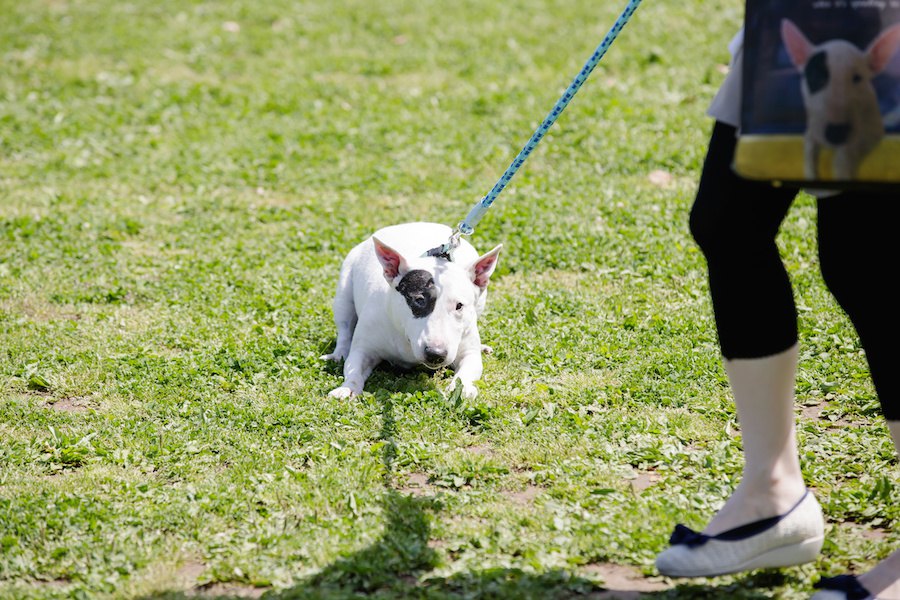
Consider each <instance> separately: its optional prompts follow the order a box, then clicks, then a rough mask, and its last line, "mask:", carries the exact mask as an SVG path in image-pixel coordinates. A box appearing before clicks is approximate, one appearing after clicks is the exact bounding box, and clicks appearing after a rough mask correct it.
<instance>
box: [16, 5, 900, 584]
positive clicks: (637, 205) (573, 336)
mask: <svg viewBox="0 0 900 600" xmlns="http://www.w3.org/2000/svg"><path fill="white" fill-rule="evenodd" d="M623 6H624V2H622V3H619V2H603V3H597V2H588V1H587V0H561V1H556V2H549V1H547V0H512V1H510V2H489V3H486V2H477V1H475V0H465V1H463V2H456V3H447V2H437V1H434V0H418V1H412V0H381V1H380V2H371V1H364V0H340V1H337V2H311V1H308V0H301V1H300V2H287V1H285V0H272V1H270V2H265V3H260V2H251V1H249V0H233V1H230V2H200V1H188V2H174V1H172V0H157V1H155V2H141V1H137V0H135V1H131V2H112V1H110V0H96V1H87V0H21V1H16V2H13V1H12V0H0V12H2V14H3V15H4V18H3V19H0V53H2V57H3V74H2V77H0V92H2V93H0V178H2V188H0V189H2V193H3V201H2V202H0V597H4V598H7V597H9V598H70V597H78V598H157V599H162V598H171V599H176V598H182V597H186V596H190V595H191V594H203V595H206V596H213V597H229V596H236V595H252V594H259V593H262V592H265V593H266V594H268V597H272V598H282V599H285V600H287V599H293V598H296V599H300V598H327V599H332V598H349V597H358V596H362V595H368V596H370V597H376V598H428V599H442V598H450V599H462V598H498V599H502V598H516V599H519V598H535V599H538V598H540V599H546V598H572V597H590V595H589V594H592V593H593V594H595V596H594V597H597V596H596V594H597V593H599V591H600V590H601V589H602V588H603V587H609V588H613V589H619V590H622V591H628V590H638V589H648V590H650V591H648V592H647V597H650V598H722V597H729V598H750V599H755V598H805V597H807V596H808V594H809V593H810V590H811V585H812V582H814V581H815V580H816V579H817V577H818V574H819V573H824V574H836V573H839V572H842V571H843V570H846V569H850V568H865V567H866V566H867V565H870V564H872V563H873V562H874V561H875V560H877V559H878V558H879V557H881V556H884V555H885V554H886V553H888V552H889V550H890V549H891V548H894V547H897V546H898V543H900V534H898V533H897V532H896V531H895V529H894V528H893V525H894V523H895V522H896V520H897V518H898V506H900V502H898V500H900V498H898V491H897V489H896V487H895V482H896V481H897V480H898V468H897V461H896V458H895V453H894V450H893V447H892V445H891V443H890V439H889V437H888V436H887V432H886V430H885V428H884V426H883V421H882V420H881V417H880V416H879V412H878V408H877V400H876V399H875V395H874V390H873V388H872V386H871V383H870V381H869V379H868V375H867V370H866V364H865V359H864V356H863V354H862V352H861V349H860V347H859V342H858V340H857V338H856V336H855V334H854V333H853V330H852V328H851V326H850V325H849V322H848V321H847V320H846V318H845V317H844V316H843V314H842V313H840V311H839V310H838V308H837V306H836V304H835V303H834V302H833V300H832V299H831V297H830V296H829V295H828V293H827V291H826V290H825V288H824V285H823V284H822V282H821V279H820V277H819V272H818V265H817V258H816V253H815V239H814V238H815V235H814V233H815V228H814V222H815V210H814V206H813V203H812V202H811V200H810V198H808V197H806V196H803V197H801V198H800V199H799V200H798V202H797V203H796V205H795V207H794V209H793V210H792V212H791V214H790V216H789V217H788V220H787V221H786V222H785V224H784V227H783V232H782V235H781V237H780V243H781V247H782V249H783V254H784V257H785V261H786V263H787V265H788V268H789V270H790V273H791V276H792V278H793V281H794V283H795V289H796V296H797V301H798V304H799V305H800V307H801V313H800V330H801V348H802V355H801V364H800V374H799V377H798V382H797V386H798V387H797V398H798V402H797V413H798V419H799V420H800V424H801V425H800V441H801V444H802V452H803V466H804V470H805V473H806V477H807V480H808V482H809V484H810V485H811V486H814V487H815V488H816V489H817V490H818V493H819V496H820V499H821V500H822V502H823V504H824V505H825V507H826V510H827V513H828V519H829V534H828V542H827V544H826V546H825V549H824V552H823V554H822V556H821V558H820V559H819V560H818V561H817V563H816V564H814V565H808V566H805V567H800V568H792V569H785V570H782V571H770V572H756V573H751V574H747V575H740V576H734V577H723V578H719V579H710V580H698V581H688V582H684V581H682V582H676V581H669V580H663V579H661V578H659V577H658V576H657V575H656V573H655V571H654V568H653V558H654V556H655V554H656V553H657V552H658V551H660V550H661V549H662V548H663V547H664V546H665V544H666V539H667V536H668V533H669V531H670V530H671V528H672V526H673V525H674V524H675V523H676V522H686V523H687V524H690V525H693V526H698V525H702V524H703V523H704V520H705V519H707V518H708V517H709V516H710V515H711V513H712V511H713V510H714V509H715V507H716V506H717V505H718V504H719V503H721V502H722V501H723V500H724V499H725V498H727V496H728V494H729V492H730V490H731V489H732V488H733V487H734V485H735V484H736V480H737V478H738V477H739V475H740V467H741V453H740V437H739V433H738V432H737V429H736V424H735V416H734V411H733V406H732V404H731V400H730V396H729V391H728V387H727V383H726V381H725V378H724V373H723V371H722V368H721V365H720V362H719V355H718V346H717V343H716V332H715V329H714V324H713V321H712V312H711V307H710V303H709V300H708V291H707V288H706V280H705V266H704V262H703V259H702V256H701V255H700V254H699V252H698V249H697V248H696V246H695V244H694V243H693V241H692V240H691V238H690V235H689V233H688V230H687V214H688V210H689V208H690V204H691V201H692V199H693V194H694V190H695V184H696V180H697V176H698V170H699V166H700V162H701V160H702V158H703V154H704V152H705V140H706V136H707V133H708V131H709V128H710V122H709V119H708V118H707V117H705V116H704V111H705V109H706V106H707V104H708V102H709V100H710V99H711V96H712V94H713V93H714V92H715V90H716V88H717V86H718V84H719V83H720V82H721V80H722V77H723V74H722V65H723V64H724V63H725V62H727V59H728V56H727V52H726V49H725V46H726V44H727V41H728V40H729V38H730V36H731V35H732V34H733V32H734V31H735V30H736V28H737V27H738V26H739V25H740V19H741V16H742V13H741V11H740V8H739V7H738V6H737V5H736V3H732V2H725V1H724V0H709V1H704V2H700V1H699V0H692V1H690V2H685V3H671V2H650V3H647V4H646V5H645V6H642V7H641V8H640V9H639V10H638V12H637V13H636V14H635V17H634V19H633V21H632V22H631V23H630V24H629V25H628V26H627V27H626V29H625V30H624V31H623V33H622V35H621V37H620V39H619V40H618V41H616V43H615V45H614V46H613V47H612V49H611V50H610V51H609V53H608V54H607V56H606V57H605V58H604V60H603V62H601V64H600V66H599V67H598V68H597V70H596V71H595V72H594V74H593V75H592V76H591V78H590V79H589V81H588V82H587V83H586V84H585V86H584V87H583V89H582V90H581V92H580V93H579V95H578V96H577V97H576V99H575V100H574V101H573V103H572V105H571V106H570V107H569V108H568V109H567V111H566V112H565V113H564V115H563V116H562V117H561V119H560V121H559V122H558V123H557V124H556V125H555V126H554V128H553V129H552V130H551V131H550V133H549V134H548V135H547V137H546V138H545V140H544V141H543V142H542V144H541V146H540V147H539V148H538V150H537V151H536V152H535V153H534V155H533V156H532V157H531V158H530V159H529V161H528V162H527V163H526V165H525V166H524V167H523V169H522V171H521V172H520V173H519V174H518V175H517V176H516V178H515V179H514V181H513V183H512V184H511V185H510V186H509V188H508V189H507V190H506V191H505V192H504V193H503V194H502V195H501V196H500V198H499V199H498V201H497V203H496V204H495V205H494V207H493V209H492V210H491V211H490V212H489V213H488V214H487V215H486V217H485V218H484V220H483V221H482V223H481V225H480V226H479V229H478V231H477V232H476V233H475V235H474V236H473V237H472V238H471V241H472V242H473V243H474V244H475V245H476V247H478V248H481V249H483V250H486V249H488V248H490V247H493V246H494V245H495V244H497V243H503V244H504V251H503V253H502V255H501V259H500V264H499V267H498V271H497V272H496V274H495V276H494V279H493V282H492V284H491V291H490V300H489V303H488V310H487V313H486V314H485V316H484V318H483V321H482V324H481V330H482V336H483V338H484V340H485V342H486V343H488V344H490V345H491V346H493V348H494V353H493V355H491V356H489V357H488V358H487V359H486V364H485V375H484V378H483V380H482V381H481V382H480V384H479V389H480V390H481V391H480V395H479V396H478V398H477V399H476V400H472V401H460V400H458V399H454V397H453V396H452V395H449V394H447V393H446V389H447V386H448V385H449V384H450V374H448V373H446V372H441V373H436V374H431V373H428V372H424V371H413V372H407V373H403V372H394V371H391V370H389V369H380V370H379V371H377V372H376V374H375V375H374V376H373V377H372V379H371V380H370V381H369V383H368V385H367V393H366V394H364V395H363V396H361V397H359V398H356V399H353V400H350V401H335V400H333V399H329V398H327V396H326V394H327V392H328V390H330V389H332V388H333V387H335V386H336V385H337V384H338V382H339V381H340V372H339V368H338V367H336V366H334V365H328V364H324V363H322V362H321V361H320V360H319V358H318V357H319V356H320V355H321V354H324V353H326V352H328V351H330V349H331V347H332V345H333V343H334V339H335V331H334V326H333V324H332V322H331V294H332V291H333V286H334V282H335V279H336V275H337V271H338V268H339V265H340V261H341V259H342V257H343V255H344V253H345V252H346V251H347V250H349V248H350V247H352V245H354V244H355V243H356V242H358V241H359V240H361V239H362V238H363V237H365V236H366V235H368V234H369V233H370V232H371V231H373V230H374V229H376V228H378V227H381V226H384V225H388V224H393V223H397V222H402V221H408V220H419V219H425V220H432V221H438V222H442V223H447V224H450V225H453V224H455V223H456V222H458V221H459V220H461V219H462V217H463V216H464V215H465V212H466V211H467V210H468V209H469V207H470V206H471V205H472V203H473V202H475V201H476V200H477V199H479V198H480V197H481V196H482V195H483V194H484V193H485V192H486V191H487V190H488V189H490V187H491V186H492V185H493V184H494V182H495V181H496V179H497V178H498V177H499V176H500V174H501V173H502V171H503V169H505V168H506V166H507V165H508V164H509V162H510V161H511V160H512V158H513V157H514V156H515V154H516V153H517V152H518V150H519V149H520V148H521V146H522V144H523V143H524V142H525V141H526V140H527V139H528V136H529V135H530V134H531V132H532V131H533V130H534V127H535V126H536V125H537V123H538V122H539V121H540V120H541V119H542V118H543V117H544V116H545V114H546V113H547V111H548V110H549V109H550V107H551V106H552V105H553V103H554V102H555V100H556V99H557V97H558V95H559V94H560V93H561V91H562V89H563V88H564V87H565V86H566V85H567V84H568V83H569V81H570V80H571V78H572V77H573V76H574V74H575V73H577V71H578V70H579V69H580V68H581V65H582V64H583V62H584V60H585V59H586V58H587V56H588V55H589V54H590V53H591V51H592V50H593V49H594V47H595V46H596V44H597V43H598V41H599V40H600V39H601V37H602V35H603V34H605V33H606V31H607V29H608V28H609V26H610V25H611V24H612V22H613V20H614V19H615V17H616V15H617V14H618V12H619V11H620V10H621V8H622V7H623ZM653 171H664V172H666V173H668V174H669V175H670V176H671V179H670V181H669V182H668V183H664V184H659V183H653V181H651V179H650V178H649V174H650V173H651V172H653ZM610 565H619V566H623V567H625V568H627V573H629V574H630V576H631V577H633V581H631V582H626V583H624V584H623V583H621V582H617V581H614V580H613V573H614V571H613V570H612V569H613V568H612V567H611V566H610ZM585 595H587V596H585Z"/></svg>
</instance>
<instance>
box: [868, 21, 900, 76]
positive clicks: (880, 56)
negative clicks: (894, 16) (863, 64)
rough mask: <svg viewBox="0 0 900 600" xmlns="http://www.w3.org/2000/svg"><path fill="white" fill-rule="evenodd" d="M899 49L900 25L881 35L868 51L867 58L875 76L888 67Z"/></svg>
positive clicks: (889, 28) (886, 30) (893, 26)
mask: <svg viewBox="0 0 900 600" xmlns="http://www.w3.org/2000/svg"><path fill="white" fill-rule="evenodd" d="M898 48H900V23H897V24H895V25H892V26H890V27H888V28H887V29H885V30H884V31H882V32H881V33H879V34H878V37H877V38H875V39H874V40H873V41H872V43H871V44H869V47H868V48H867V49H866V58H867V59H868V60H869V68H870V69H872V74H873V75H877V74H878V73H881V72H882V71H883V70H884V68H885V67H887V66H888V63H889V62H891V59H892V58H893V57H894V53H896V52H897V49H898Z"/></svg>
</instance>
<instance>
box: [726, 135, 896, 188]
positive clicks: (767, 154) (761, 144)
mask: <svg viewBox="0 0 900 600" xmlns="http://www.w3.org/2000/svg"><path fill="white" fill-rule="evenodd" d="M898 157H900V135H889V136H885V138H884V139H882V140H881V143H880V144H879V145H878V147H876V148H875V150H873V151H872V152H871V153H870V154H869V155H868V156H866V158H865V159H864V160H863V162H862V164H861V165H860V169H859V174H858V177H857V179H858V180H859V181H871V182H879V183H900V165H898ZM832 158H833V152H832V151H831V150H829V149H823V150H822V152H821V154H820V155H819V173H820V177H821V180H822V181H829V180H834V176H833V174H832V169H831V165H832ZM734 170H735V172H736V173H737V174H738V175H740V176H741V177H745V178H747V179H765V180H776V181H802V180H803V179H804V177H803V136H802V135H742V136H741V137H740V139H739V141H738V145H737V148H736V149H735V153H734Z"/></svg>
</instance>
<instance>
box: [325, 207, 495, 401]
mask: <svg viewBox="0 0 900 600" xmlns="http://www.w3.org/2000/svg"><path fill="white" fill-rule="evenodd" d="M451 232H452V230H451V229H450V228H449V227H447V226H445V225H440V224H437V223H421V222H420V223H404V224H401V225H392V226H389V227H385V228H383V229H380V230H378V231H376V232H375V233H374V234H373V235H372V236H371V237H369V238H368V239H366V240H365V241H363V242H361V243H359V244H358V245H356V246H355V247H354V248H353V249H352V250H350V252H349V253H348V254H347V257H346V258H345V259H344V262H343V264H342V266H341V272H340V276H339V279H338V285H337V291H336V293H335V297H334V303H333V308H334V321H335V324H336V325H337V342H336V343H335V348H334V352H332V353H331V354H327V355H325V356H323V357H322V358H323V359H326V360H334V361H340V360H344V382H343V384H342V385H341V386H340V387H338V388H335V389H334V390H332V391H331V392H330V394H329V395H330V396H332V397H334V398H347V397H350V396H354V395H357V394H360V393H362V391H363V386H364V385H365V382H366V380H367V379H368V378H369V375H371V373H372V370H373V369H374V368H375V366H377V365H378V363H380V362H382V361H388V362H390V363H392V364H395V365H398V366H400V367H406V368H409V367H415V366H425V367H427V368H429V369H435V370H436V369H440V368H442V367H447V366H449V367H451V368H452V369H453V370H454V384H455V382H456V381H459V383H460V384H461V385H462V393H463V396H465V397H466V398H474V397H475V396H476V395H477V393H478V390H477V388H476V387H475V385H474V382H475V381H477V380H478V379H480V378H481V375H482V369H483V366H482V359H481V353H482V351H483V350H485V351H486V350H488V348H487V347H486V346H482V344H481V337H480V335H479V333H478V323H477V320H478V316H479V315H480V314H481V313H482V311H483V310H484V307H485V302H486V300H487V286H488V282H489V281H490V277H491V274H492V273H493V272H494V269H495V268H496V266H497V258H498V256H499V254H500V248H501V246H497V247H495V248H494V249H493V250H491V251H490V252H488V253H486V254H483V255H480V256H479V255H478V253H477V252H476V251H475V248H473V247H472V245H471V244H469V242H467V241H466V240H462V239H461V240H460V241H459V246H458V247H457V248H456V249H455V250H454V252H453V259H452V260H447V259H445V258H442V257H437V256H423V254H424V253H425V252H427V251H428V250H429V249H431V248H434V247H435V246H436V245H437V244H439V243H441V242H443V241H445V240H447V239H449V237H450V234H451Z"/></svg>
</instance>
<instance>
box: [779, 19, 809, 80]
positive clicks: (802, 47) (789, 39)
mask: <svg viewBox="0 0 900 600" xmlns="http://www.w3.org/2000/svg"><path fill="white" fill-rule="evenodd" d="M781 39H782V40H783V41H784V45H785V47H786V48H787V51H788V56H790V57H791V62H792V63H794V66H795V67H797V68H798V69H801V70H802V69H803V65H805V64H806V61H807V60H809V55H810V52H811V51H812V48H813V44H812V42H810V41H809V40H808V39H807V38H806V36H805V35H803V32H802V31H800V28H799V27H797V26H796V25H794V22H793V21H791V20H790V19H782V20H781Z"/></svg>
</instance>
